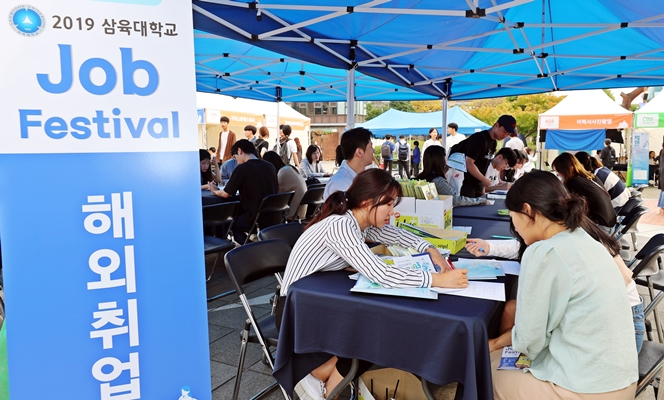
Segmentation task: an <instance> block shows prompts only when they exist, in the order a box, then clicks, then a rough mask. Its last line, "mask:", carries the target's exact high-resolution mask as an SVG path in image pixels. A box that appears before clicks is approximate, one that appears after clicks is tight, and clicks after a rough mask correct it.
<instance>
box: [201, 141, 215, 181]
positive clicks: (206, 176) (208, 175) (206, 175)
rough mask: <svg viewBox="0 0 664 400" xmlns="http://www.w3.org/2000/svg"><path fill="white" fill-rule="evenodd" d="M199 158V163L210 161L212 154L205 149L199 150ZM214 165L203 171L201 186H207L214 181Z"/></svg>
mask: <svg viewBox="0 0 664 400" xmlns="http://www.w3.org/2000/svg"><path fill="white" fill-rule="evenodd" d="M198 158H199V160H198V161H199V162H200V161H203V160H210V159H211V158H210V152H208V151H207V150H205V149H199V150H198ZM212 179H213V178H212V165H210V167H209V168H208V169H207V171H205V172H203V171H201V185H205V184H206V183H208V182H211V181H212Z"/></svg>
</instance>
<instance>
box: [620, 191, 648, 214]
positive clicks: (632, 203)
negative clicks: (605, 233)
mask: <svg viewBox="0 0 664 400" xmlns="http://www.w3.org/2000/svg"><path fill="white" fill-rule="evenodd" d="M637 193H638V192H637ZM641 204H643V199H641V197H630V199H629V200H627V202H626V203H625V205H624V206H622V208H621V209H620V210H619V211H618V216H619V217H625V216H627V214H629V212H630V211H632V209H633V208H634V207H636V206H639V205H641Z"/></svg>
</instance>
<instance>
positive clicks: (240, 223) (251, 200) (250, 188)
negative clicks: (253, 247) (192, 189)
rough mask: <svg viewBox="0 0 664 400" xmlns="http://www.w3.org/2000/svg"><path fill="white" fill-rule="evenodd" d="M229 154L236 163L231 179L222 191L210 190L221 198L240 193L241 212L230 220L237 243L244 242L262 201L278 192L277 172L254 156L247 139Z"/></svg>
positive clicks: (254, 153) (254, 152)
mask: <svg viewBox="0 0 664 400" xmlns="http://www.w3.org/2000/svg"><path fill="white" fill-rule="evenodd" d="M231 155H232V156H233V157H234V158H235V159H236V160H237V162H238V166H237V167H236V168H235V170H234V171H233V174H232V175H231V178H230V179H229V181H228V183H227V184H226V186H225V187H224V188H223V189H218V190H214V189H212V188H211V189H210V190H211V191H212V193H214V194H215V195H217V196H220V197H230V196H231V195H234V194H235V193H236V192H238V191H239V192H240V212H239V214H238V216H237V217H236V218H235V220H234V221H233V237H234V238H235V241H236V242H238V243H244V241H245V240H246V238H247V232H248V231H249V229H251V225H252V224H253V223H254V219H255V218H256V214H258V208H259V207H260V205H261V202H262V201H263V198H264V197H265V196H267V195H270V194H275V193H278V192H279V185H278V184H277V171H276V170H275V169H274V167H273V166H272V164H270V163H269V162H267V161H264V160H262V159H260V158H258V157H257V155H256V147H254V145H253V144H252V143H251V142H250V141H248V140H246V139H242V140H238V141H237V142H235V144H234V145H233V147H232V148H231Z"/></svg>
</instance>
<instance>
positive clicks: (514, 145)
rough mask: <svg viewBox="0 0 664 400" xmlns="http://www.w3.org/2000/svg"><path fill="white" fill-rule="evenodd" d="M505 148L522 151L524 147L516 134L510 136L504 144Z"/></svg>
mask: <svg viewBox="0 0 664 400" xmlns="http://www.w3.org/2000/svg"><path fill="white" fill-rule="evenodd" d="M505 147H509V148H510V149H512V150H523V148H524V147H525V146H524V145H523V140H521V139H519V137H518V136H517V134H516V132H514V133H512V134H511V135H510V140H508V141H507V143H505Z"/></svg>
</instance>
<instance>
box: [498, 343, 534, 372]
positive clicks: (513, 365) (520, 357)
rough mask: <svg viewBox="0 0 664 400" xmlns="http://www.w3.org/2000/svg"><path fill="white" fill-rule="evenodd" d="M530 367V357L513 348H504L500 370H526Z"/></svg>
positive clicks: (499, 365)
mask: <svg viewBox="0 0 664 400" xmlns="http://www.w3.org/2000/svg"><path fill="white" fill-rule="evenodd" d="M529 367H530V358H528V356H526V355H525V354H523V353H520V352H518V351H516V350H514V349H512V346H505V347H503V354H502V356H501V357H500V364H498V369H524V368H529Z"/></svg>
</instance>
